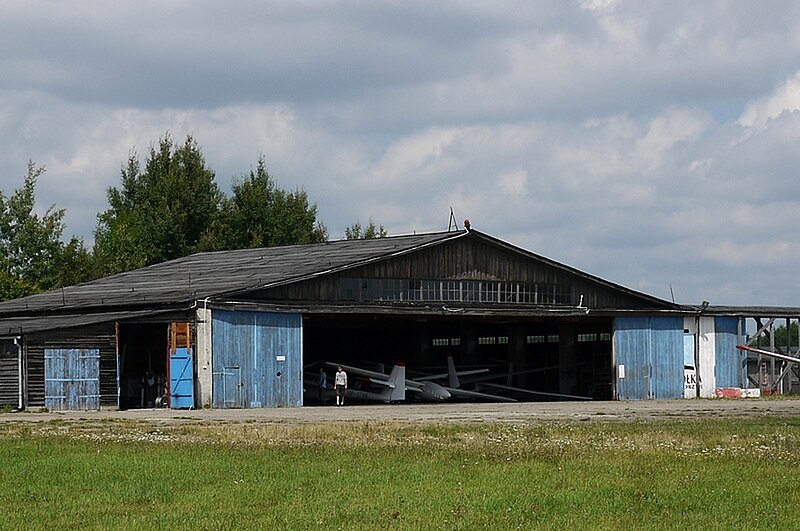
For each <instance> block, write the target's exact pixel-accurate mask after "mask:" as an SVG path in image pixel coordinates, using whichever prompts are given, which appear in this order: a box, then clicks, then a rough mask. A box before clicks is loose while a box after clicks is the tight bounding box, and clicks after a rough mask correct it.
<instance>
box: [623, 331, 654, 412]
mask: <svg viewBox="0 0 800 531" xmlns="http://www.w3.org/2000/svg"><path fill="white" fill-rule="evenodd" d="M649 352H650V319H649V318H648V317H618V318H616V319H615V320H614V355H615V359H616V364H617V397H618V398H619V399H620V400H646V399H647V398H649V397H650V364H649V361H648V356H649Z"/></svg>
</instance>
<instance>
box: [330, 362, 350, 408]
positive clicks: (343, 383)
mask: <svg viewBox="0 0 800 531" xmlns="http://www.w3.org/2000/svg"><path fill="white" fill-rule="evenodd" d="M333 385H334V387H335V388H336V405H337V406H343V405H344V390H345V389H347V373H346V372H344V369H342V367H341V365H340V366H339V370H338V371H336V377H335V378H334V380H333Z"/></svg>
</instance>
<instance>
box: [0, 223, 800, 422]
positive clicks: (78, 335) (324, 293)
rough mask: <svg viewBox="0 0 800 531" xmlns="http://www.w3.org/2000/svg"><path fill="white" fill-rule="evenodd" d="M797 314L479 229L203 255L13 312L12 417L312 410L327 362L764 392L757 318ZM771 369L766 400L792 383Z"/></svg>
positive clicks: (637, 394) (0, 332) (4, 307)
mask: <svg viewBox="0 0 800 531" xmlns="http://www.w3.org/2000/svg"><path fill="white" fill-rule="evenodd" d="M798 315H800V309H796V308H762V307H754V308H741V307H718V306H710V305H708V304H707V303H703V304H700V305H697V306H690V305H679V304H675V303H673V302H669V301H665V300H662V299H659V298H656V297H652V296H650V295H647V294H644V293H640V292H637V291H634V290H631V289H628V288H626V287H623V286H620V285H618V284H615V283H612V282H609V281H606V280H603V279H601V278H599V277H596V276H593V275H590V274H587V273H584V272H582V271H579V270H577V269H574V268H572V267H569V266H567V265H564V264H561V263H558V262H556V261H553V260H551V259H548V258H545V257H543V256H539V255H537V254H534V253H532V252H529V251H527V250H524V249H521V248H519V247H516V246H514V245H512V244H509V243H507V242H505V241H502V240H500V239H497V238H495V237H492V236H490V235H488V234H484V233H482V232H479V231H476V230H460V231H448V232H436V233H425V234H411V235H404V236H392V237H385V238H377V239H370V240H342V241H330V242H325V243H319V244H309V245H294V246H286V247H274V248H264V249H243V250H233V251H221V252H209V253H198V254H195V255H191V256H188V257H184V258H180V259H177V260H172V261H169V262H165V263H161V264H156V265H153V266H149V267H145V268H142V269H138V270H134V271H129V272H125V273H120V274H117V275H113V276H109V277H106V278H101V279H98V280H95V281H92V282H87V283H84V284H79V285H75V286H70V287H65V288H63V289H60V290H57V291H52V292H48V293H43V294H39V295H33V296H29V297H25V298H21V299H17V300H13V301H6V302H3V303H0V406H6V407H13V408H19V409H23V408H48V409H50V410H59V409H78V410H84V409H98V408H104V407H116V408H121V409H129V408H148V407H162V406H168V407H172V408H195V407H197V408H199V407H214V408H251V407H299V406H302V405H304V403H313V400H312V399H310V398H309V397H308V396H304V388H305V387H306V386H305V385H304V384H305V383H308V382H307V380H309V377H312V378H313V375H310V374H306V373H311V371H312V368H313V370H314V371H318V370H319V369H318V367H319V366H320V365H321V364H322V363H323V362H325V361H334V362H337V363H347V364H352V365H359V366H367V365H368V366H374V367H380V366H383V367H391V366H392V365H393V364H396V363H401V364H403V365H404V366H405V367H406V368H407V369H408V370H409V372H411V371H414V370H418V371H420V372H424V371H434V372H435V371H436V370H439V369H440V368H441V367H443V366H445V364H446V360H447V358H448V357H450V358H452V359H453V360H455V362H456V363H457V364H458V365H459V367H465V368H474V367H481V368H483V370H491V371H492V373H493V374H495V375H500V376H502V378H503V383H504V385H505V386H506V387H507V388H509V390H508V391H507V396H508V397H509V398H512V399H515V400H541V399H593V400H636V399H669V398H682V397H705V396H713V394H714V390H715V389H716V388H720V387H738V388H742V387H751V386H754V385H756V386H760V385H762V382H761V374H760V373H759V374H754V373H753V370H754V369H753V368H752V367H750V369H748V358H747V354H746V352H744V351H741V350H739V349H737V345H739V344H742V343H744V342H746V341H747V340H748V337H747V336H748V335H749V334H747V330H746V324H745V320H746V319H751V320H752V319H755V320H756V322H757V323H758V325H759V326H760V327H761V328H760V329H759V330H758V334H762V333H767V331H769V330H771V329H772V328H771V326H772V325H773V323H775V322H776V319H777V318H776V317H775V316H781V317H785V318H786V322H787V324H788V323H790V320H791V319H797V316H798ZM761 319H764V321H763V322H762V321H761ZM758 334H757V335H758ZM773 347H774V345H773ZM793 348H794V349H795V350H793ZM796 348H797V345H796V344H795V345H794V346H793V345H791V343H790V344H789V345H788V349H787V350H788V352H786V353H787V354H788V355H791V356H794V357H796V356H797V352H796ZM771 361H772V366H771V373H770V374H771V375H772V376H770V378H771V380H770V382H769V383H770V385H771V384H772V381H773V380H776V379H778V378H777V377H776V375H777V374H778V373H781V375H780V378H779V379H778V380H779V381H784V382H790V383H791V382H792V381H793V379H795V377H797V374H796V373H795V372H793V369H792V366H793V367H796V364H790V367H789V368H788V369H786V371H785V373H784V366H780V364H779V366H776V365H775V361H774V359H773V360H771ZM751 365H752V364H751ZM762 368H763V367H762V366H761V365H760V359H759V365H756V370H759V371H760V370H761V369H762ZM304 379H305V380H306V382H304Z"/></svg>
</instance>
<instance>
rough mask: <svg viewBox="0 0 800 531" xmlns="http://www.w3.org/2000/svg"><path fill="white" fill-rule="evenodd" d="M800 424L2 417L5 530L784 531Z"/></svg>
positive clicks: (0, 520)
mask: <svg viewBox="0 0 800 531" xmlns="http://www.w3.org/2000/svg"><path fill="white" fill-rule="evenodd" d="M798 465H800V418H796V419H795V418H789V419H786V418H784V419H770V418H755V419H727V420H725V419H722V420H704V421H698V420H697V419H694V420H692V421H691V422H689V421H680V420H668V421H657V422H613V421H612V422H604V421H602V420H592V421H591V422H566V421H537V422H532V423H527V424H471V425H449V424H447V425H446V424H410V423H386V424H378V423H369V422H352V423H345V424H333V423H329V424H325V425H308V424H298V425H290V424H280V423H277V424H276V423H255V422H249V423H239V424H204V423H192V422H189V421H185V422H181V423H176V424H172V425H157V424H153V423H146V422H131V421H124V420H123V421H121V420H110V421H101V422H77V421H76V422H64V421H53V422H39V423H22V422H19V423H17V422H6V423H3V424H2V425H0V470H2V474H0V509H2V513H0V528H2V529H65V528H81V529H108V528H117V529H153V528H155V529H243V528H244V529H279V528H290V529H538V528H546V529H701V528H702V529H743V528H755V529H770V528H774V529H786V528H792V527H798V526H799V525H800V524H798V522H800V504H797V503H794V502H793V501H792V500H793V497H794V496H795V494H796V491H797V485H798V484H800V466H798Z"/></svg>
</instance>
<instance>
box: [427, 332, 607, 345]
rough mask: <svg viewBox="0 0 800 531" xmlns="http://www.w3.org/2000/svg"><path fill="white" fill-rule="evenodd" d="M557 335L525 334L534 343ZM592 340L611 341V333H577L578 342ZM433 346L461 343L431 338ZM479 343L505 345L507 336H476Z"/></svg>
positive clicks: (528, 341)
mask: <svg viewBox="0 0 800 531" xmlns="http://www.w3.org/2000/svg"><path fill="white" fill-rule="evenodd" d="M558 341H559V336H558V334H548V335H544V334H542V335H534V336H527V337H526V343H528V344H535V343H558ZM594 341H611V334H610V333H607V332H606V333H601V334H578V342H579V343H589V342H594ZM432 343H433V346H434V347H449V346H458V345H461V338H458V337H454V338H434V339H433V342H432ZM478 344H479V345H507V344H508V336H483V337H479V338H478Z"/></svg>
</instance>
